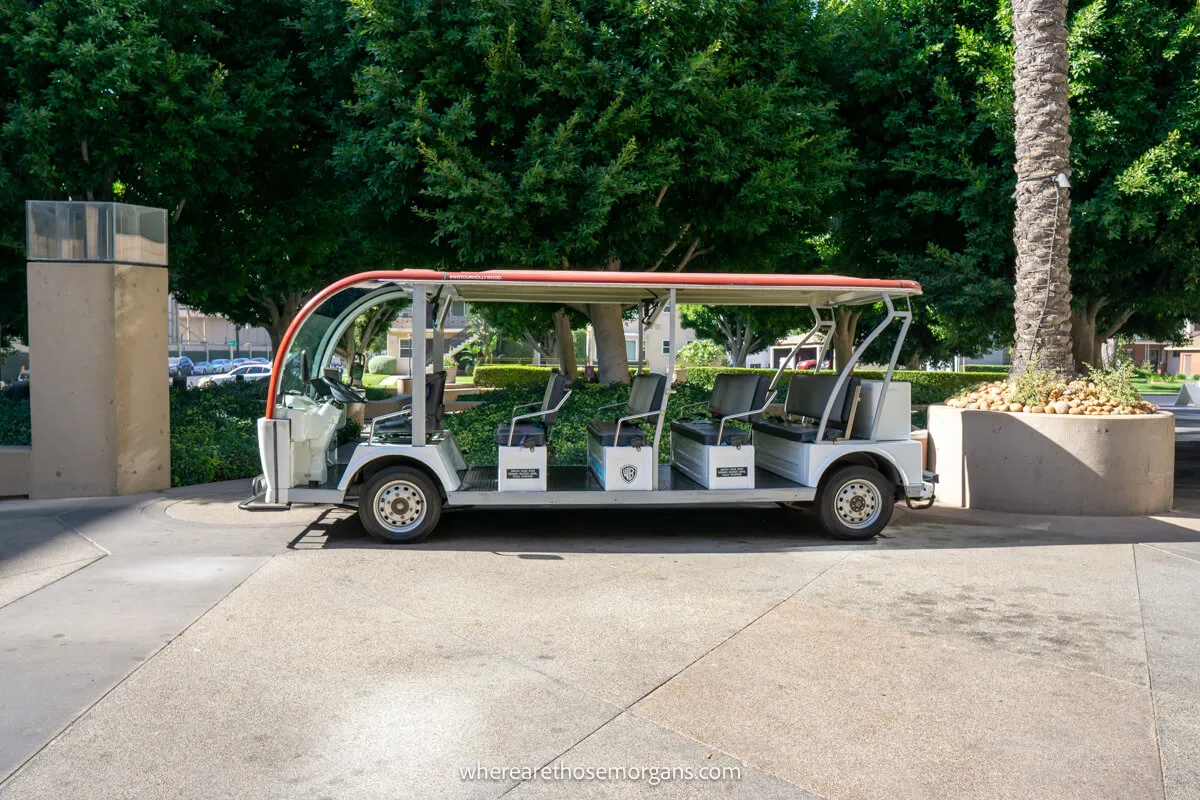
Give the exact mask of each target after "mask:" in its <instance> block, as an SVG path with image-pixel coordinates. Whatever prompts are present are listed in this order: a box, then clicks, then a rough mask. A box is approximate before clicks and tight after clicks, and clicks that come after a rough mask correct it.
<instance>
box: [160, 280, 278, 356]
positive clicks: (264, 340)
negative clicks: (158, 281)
mask: <svg viewBox="0 0 1200 800" xmlns="http://www.w3.org/2000/svg"><path fill="white" fill-rule="evenodd" d="M167 342H168V349H169V353H168V355H171V356H187V357H188V358H190V359H192V361H212V360H213V359H214V358H230V359H232V358H253V357H255V356H262V357H263V358H271V357H272V356H273V355H274V352H273V350H272V348H271V335H270V334H268V333H267V329H266V328H248V327H245V326H243V325H235V324H234V323H232V322H230V321H229V320H227V319H225V317H221V316H218V315H216V314H205V313H204V312H203V311H197V310H196V309H194V308H189V307H188V306H185V305H182V304H181V303H179V302H178V301H177V300H176V299H175V295H170V296H168V297H167Z"/></svg>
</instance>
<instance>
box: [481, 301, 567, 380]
mask: <svg viewBox="0 0 1200 800" xmlns="http://www.w3.org/2000/svg"><path fill="white" fill-rule="evenodd" d="M471 313H472V314H475V315H477V316H479V317H481V318H482V319H484V320H486V322H487V325H488V327H489V328H490V329H492V330H494V331H496V332H498V333H499V334H500V335H501V336H506V337H509V338H512V339H517V340H520V341H523V342H525V343H526V344H528V345H529V346H530V347H531V348H533V349H534V350H536V351H537V352H538V353H541V354H542V355H543V356H545V357H546V358H552V359H557V360H558V364H559V368H560V369H561V370H562V373H563V375H565V376H566V377H567V379H568V380H571V381H573V380H575V379H576V378H577V377H578V376H579V366H578V363H577V362H576V359H575V339H574V336H573V334H572V329H574V328H582V327H584V326H586V325H587V319H586V318H585V317H584V316H583V315H582V314H581V313H579V312H578V311H576V310H575V309H573V308H570V307H567V306H554V305H549V304H546V303H480V304H478V305H475V306H472V308H471Z"/></svg>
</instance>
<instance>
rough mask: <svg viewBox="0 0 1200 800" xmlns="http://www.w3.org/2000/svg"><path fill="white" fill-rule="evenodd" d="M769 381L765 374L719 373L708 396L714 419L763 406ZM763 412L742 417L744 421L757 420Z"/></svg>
mask: <svg viewBox="0 0 1200 800" xmlns="http://www.w3.org/2000/svg"><path fill="white" fill-rule="evenodd" d="M767 386H768V381H767V377H766V376H765V375H754V374H741V375H733V374H729V373H726V374H723V375H718V376H717V380H716V382H715V383H713V390H712V394H711V395H710V396H709V398H708V413H709V414H712V416H713V418H714V419H722V418H724V417H727V416H729V415H730V414H742V413H745V412H746V411H750V410H752V409H756V408H762V407H763V403H765V402H766V399H767ZM761 416H762V415H761V414H755V415H753V416H751V417H741V418H740V419H742V420H743V421H749V422H757V421H758V418H759V417H761Z"/></svg>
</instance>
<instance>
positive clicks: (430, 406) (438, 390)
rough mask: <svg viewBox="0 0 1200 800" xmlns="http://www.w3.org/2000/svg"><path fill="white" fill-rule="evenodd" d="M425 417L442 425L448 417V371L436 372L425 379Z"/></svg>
mask: <svg viewBox="0 0 1200 800" xmlns="http://www.w3.org/2000/svg"><path fill="white" fill-rule="evenodd" d="M425 416H427V417H429V418H431V419H432V420H433V421H434V422H435V423H436V424H438V425H441V424H442V420H443V419H445V417H446V371H445V370H442V371H440V372H434V373H431V374H429V375H427V376H426V378H425Z"/></svg>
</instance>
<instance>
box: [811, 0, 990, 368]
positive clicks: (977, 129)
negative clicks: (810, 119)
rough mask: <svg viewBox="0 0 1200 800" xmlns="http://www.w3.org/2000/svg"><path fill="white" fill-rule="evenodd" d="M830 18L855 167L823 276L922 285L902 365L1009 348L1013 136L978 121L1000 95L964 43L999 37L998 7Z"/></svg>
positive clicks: (829, 239)
mask: <svg viewBox="0 0 1200 800" xmlns="http://www.w3.org/2000/svg"><path fill="white" fill-rule="evenodd" d="M828 13H829V14H831V15H833V16H834V18H835V19H836V22H835V23H833V24H832V27H833V29H834V30H835V31H836V36H837V47H836V48H834V51H833V52H834V55H833V56H832V58H831V60H830V61H829V63H828V73H827V80H828V81H829V82H830V83H831V84H833V85H834V86H835V87H837V94H838V96H839V97H840V98H841V100H840V102H839V104H838V115H839V119H840V120H841V123H842V124H843V125H844V126H845V128H846V130H847V132H848V135H849V144H850V145H851V146H853V147H854V149H855V156H856V158H855V160H854V162H853V164H852V166H851V168H850V170H849V174H848V180H847V182H846V185H845V187H844V189H843V190H842V191H841V192H839V193H838V194H837V195H836V196H835V197H834V198H832V200H831V202H830V204H829V209H828V220H829V227H828V230H827V231H826V232H825V233H823V234H822V235H821V236H820V238H819V239H818V247H819V251H820V254H821V261H822V264H823V268H824V269H825V270H826V271H828V272H833V273H839V274H848V275H861V276H869V277H887V276H898V277H905V278H915V279H917V280H919V281H920V282H921V285H922V288H923V289H924V293H925V294H924V296H923V297H922V298H921V299H920V300H919V301H918V302H917V304H916V305H917V310H916V314H915V320H914V327H913V329H912V330H911V331H910V333H909V337H908V347H907V350H908V352H907V353H906V354H905V355H906V360H909V361H914V362H918V361H921V360H926V359H933V360H946V359H947V357H948V356H949V355H950V354H953V353H967V354H971V355H976V354H978V353H979V352H980V351H982V350H986V349H988V348H989V347H991V346H993V345H995V344H998V343H1000V342H1003V341H1005V340H1007V339H1008V338H1009V337H1011V331H1012V312H1011V308H1012V266H1011V265H1012V260H1013V246H1012V200H1011V199H1010V197H1011V195H1012V192H1013V185H1014V177H1013V172H1012V158H1011V152H1012V133H1011V128H1010V129H1009V130H1007V131H1004V130H998V129H997V128H996V126H995V125H993V124H991V122H990V121H989V120H988V119H986V118H984V117H983V115H982V114H981V113H980V110H979V100H980V98H981V97H984V96H986V95H987V93H988V92H989V90H990V89H989V87H988V86H987V85H981V83H980V78H979V77H978V76H977V75H976V74H975V73H974V72H973V71H972V70H971V69H970V59H971V58H972V55H973V49H974V42H973V40H969V39H967V38H966V37H965V36H964V34H966V33H967V32H969V31H971V30H974V29H979V28H984V27H986V26H988V25H991V24H992V20H993V18H994V16H995V13H996V11H995V6H994V5H993V4H991V3H988V2H974V1H973V0H967V1H965V2H962V1H956V0H854V2H851V3H835V4H830V5H829V6H828ZM1010 83H1011V79H1010ZM1009 93H1010V95H1011V87H1010V89H1009ZM1009 102H1010V104H1011V99H1010V100H1009ZM864 314H865V315H866V318H867V319H870V318H871V317H872V316H874V314H873V312H871V311H870V310H867V309H844V310H842V311H840V312H839V314H838V319H837V322H838V329H837V331H835V337H834V346H835V351H836V352H837V356H838V359H839V363H845V359H846V358H847V357H848V356H849V352H850V349H851V346H852V343H853V342H854V341H855V340H856V339H857V338H860V336H861V334H860V331H859V324H858V323H859V321H860V318H862V317H863V315H864Z"/></svg>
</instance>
